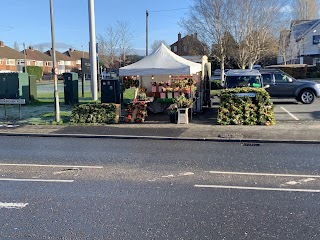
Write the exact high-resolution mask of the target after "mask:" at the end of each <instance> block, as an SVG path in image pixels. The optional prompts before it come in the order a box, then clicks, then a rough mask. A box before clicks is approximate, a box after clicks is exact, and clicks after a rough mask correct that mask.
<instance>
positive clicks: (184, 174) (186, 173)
mask: <svg viewBox="0 0 320 240" xmlns="http://www.w3.org/2000/svg"><path fill="white" fill-rule="evenodd" d="M178 175H179V176H191V175H194V173H193V172H184V173H179V174H178Z"/></svg>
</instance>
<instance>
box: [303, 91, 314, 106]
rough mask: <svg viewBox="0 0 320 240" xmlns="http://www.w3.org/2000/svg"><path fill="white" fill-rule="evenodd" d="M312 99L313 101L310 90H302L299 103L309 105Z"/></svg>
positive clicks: (312, 94) (312, 93)
mask: <svg viewBox="0 0 320 240" xmlns="http://www.w3.org/2000/svg"><path fill="white" fill-rule="evenodd" d="M314 99H315V95H314V92H313V91H312V90H310V89H305V90H302V92H301V94H300V101H301V102H302V103H303V104H311V103H313V101H314Z"/></svg>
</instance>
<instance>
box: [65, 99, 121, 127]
mask: <svg viewBox="0 0 320 240" xmlns="http://www.w3.org/2000/svg"><path fill="white" fill-rule="evenodd" d="M115 118H116V106H115V105H114V104H112V103H94V104H81V105H78V106H76V107H75V108H74V109H73V110H72V112H71V117H70V122H71V123H115Z"/></svg>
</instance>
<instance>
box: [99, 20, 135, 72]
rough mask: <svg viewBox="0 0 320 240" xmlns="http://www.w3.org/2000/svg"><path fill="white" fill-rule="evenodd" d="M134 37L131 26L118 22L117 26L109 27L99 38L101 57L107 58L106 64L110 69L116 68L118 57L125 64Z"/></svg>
mask: <svg viewBox="0 0 320 240" xmlns="http://www.w3.org/2000/svg"><path fill="white" fill-rule="evenodd" d="M133 37H134V34H133V32H132V31H131V28H130V25H129V24H128V23H127V22H123V21H117V23H116V25H115V26H111V25H109V26H107V27H106V30H105V33H104V34H99V35H98V36H97V41H98V43H99V52H100V55H104V56H106V57H105V58H106V62H107V63H108V65H109V66H110V67H115V60H116V58H117V57H118V55H120V59H121V60H122V62H123V63H125V61H126V58H127V55H128V54H129V53H130V52H131V50H132V39H133Z"/></svg>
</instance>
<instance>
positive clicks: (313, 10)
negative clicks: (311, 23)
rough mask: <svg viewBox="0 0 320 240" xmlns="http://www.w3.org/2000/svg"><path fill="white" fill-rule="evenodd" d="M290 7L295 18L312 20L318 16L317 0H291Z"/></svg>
mask: <svg viewBox="0 0 320 240" xmlns="http://www.w3.org/2000/svg"><path fill="white" fill-rule="evenodd" d="M292 9H293V16H294V19H296V20H312V19H317V18H318V16H319V13H318V11H319V2H318V0H293V5H292Z"/></svg>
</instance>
